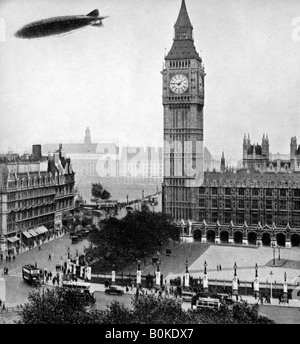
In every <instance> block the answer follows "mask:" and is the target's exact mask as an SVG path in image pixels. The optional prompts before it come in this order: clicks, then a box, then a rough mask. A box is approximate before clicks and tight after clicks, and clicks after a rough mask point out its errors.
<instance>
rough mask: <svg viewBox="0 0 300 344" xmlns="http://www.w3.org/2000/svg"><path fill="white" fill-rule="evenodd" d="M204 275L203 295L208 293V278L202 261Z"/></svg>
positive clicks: (205, 265) (205, 266) (205, 264)
mask: <svg viewBox="0 0 300 344" xmlns="http://www.w3.org/2000/svg"><path fill="white" fill-rule="evenodd" d="M203 265H204V274H203V290H204V293H208V278H207V269H206V268H207V263H206V260H205V261H204V264H203Z"/></svg>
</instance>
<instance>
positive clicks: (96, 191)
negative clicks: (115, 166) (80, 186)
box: [91, 183, 111, 200]
mask: <svg viewBox="0 0 300 344" xmlns="http://www.w3.org/2000/svg"><path fill="white" fill-rule="evenodd" d="M91 192H92V196H93V197H95V198H100V199H102V200H108V199H110V197H111V194H110V193H109V192H108V191H107V190H105V189H104V188H103V186H102V185H101V183H93V184H92V191H91Z"/></svg>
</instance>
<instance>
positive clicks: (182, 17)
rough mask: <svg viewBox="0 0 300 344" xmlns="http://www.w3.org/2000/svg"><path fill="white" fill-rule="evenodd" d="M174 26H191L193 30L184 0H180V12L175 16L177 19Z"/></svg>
mask: <svg viewBox="0 0 300 344" xmlns="http://www.w3.org/2000/svg"><path fill="white" fill-rule="evenodd" d="M174 28H175V29H176V28H191V29H192V30H193V25H192V23H191V21H190V18H189V15H188V13H187V9H186V6H185V0H182V3H181V8H180V12H179V15H178V18H177V21H176V23H175V25H174Z"/></svg>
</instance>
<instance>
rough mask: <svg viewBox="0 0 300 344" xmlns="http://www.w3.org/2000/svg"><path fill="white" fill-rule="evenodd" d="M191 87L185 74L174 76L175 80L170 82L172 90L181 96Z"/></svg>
mask: <svg viewBox="0 0 300 344" xmlns="http://www.w3.org/2000/svg"><path fill="white" fill-rule="evenodd" d="M188 86H189V82H188V79H187V77H186V76H185V75H183V74H177V75H175V76H173V78H172V79H171V81H170V89H171V91H173V92H174V93H177V94H180V93H183V92H185V91H186V90H187V88H188Z"/></svg>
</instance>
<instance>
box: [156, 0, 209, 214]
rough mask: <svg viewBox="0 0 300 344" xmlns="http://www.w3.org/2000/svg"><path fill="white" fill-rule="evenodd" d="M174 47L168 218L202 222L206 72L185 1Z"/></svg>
mask: <svg viewBox="0 0 300 344" xmlns="http://www.w3.org/2000/svg"><path fill="white" fill-rule="evenodd" d="M174 29H175V35H174V40H173V45H172V48H171V50H170V51H169V53H168V54H167V56H166V57H165V62H164V67H163V71H162V72H161V73H162V76H163V97H162V99H163V107H164V181H163V195H162V200H163V204H162V207H163V212H164V213H167V214H170V215H171V216H172V217H173V218H174V219H175V220H176V221H179V220H185V221H187V220H192V219H196V218H198V216H197V208H198V204H199V197H198V194H199V187H200V186H201V185H202V183H203V179H204V178H203V176H204V171H203V107H204V77H205V72H204V66H203V64H202V59H201V57H200V56H199V54H198V53H197V51H196V48H195V45H194V39H193V26H192V24H191V22H190V19H189V15H188V12H187V9H186V5H185V0H182V4H181V8H180V12H179V15H178V18H177V21H176V23H175V25H174Z"/></svg>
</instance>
